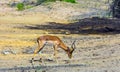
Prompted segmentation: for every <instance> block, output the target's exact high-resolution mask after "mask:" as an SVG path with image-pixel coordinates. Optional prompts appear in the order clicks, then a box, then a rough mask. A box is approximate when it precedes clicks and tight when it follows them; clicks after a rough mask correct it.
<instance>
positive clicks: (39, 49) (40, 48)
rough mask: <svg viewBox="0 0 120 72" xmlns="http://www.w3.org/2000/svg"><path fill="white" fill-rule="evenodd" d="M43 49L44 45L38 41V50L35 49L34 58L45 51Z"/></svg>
mask: <svg viewBox="0 0 120 72" xmlns="http://www.w3.org/2000/svg"><path fill="white" fill-rule="evenodd" d="M43 47H44V44H43V43H42V42H40V41H38V48H36V49H35V51H34V56H33V58H34V57H35V56H36V54H37V53H38V52H40V51H41V50H42V49H43Z"/></svg>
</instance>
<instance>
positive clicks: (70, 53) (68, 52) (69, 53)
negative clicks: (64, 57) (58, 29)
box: [67, 40, 76, 59]
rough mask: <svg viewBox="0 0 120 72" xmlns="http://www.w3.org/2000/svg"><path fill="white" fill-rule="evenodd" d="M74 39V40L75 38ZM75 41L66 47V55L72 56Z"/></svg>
mask: <svg viewBox="0 0 120 72" xmlns="http://www.w3.org/2000/svg"><path fill="white" fill-rule="evenodd" d="M75 41H76V40H75ZM75 41H74V42H73V43H72V45H71V48H69V47H68V51H67V54H68V57H69V58H70V59H71V58H72V53H73V51H74V50H75V48H76V46H75Z"/></svg>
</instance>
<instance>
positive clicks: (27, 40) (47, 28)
mask: <svg viewBox="0 0 120 72" xmlns="http://www.w3.org/2000/svg"><path fill="white" fill-rule="evenodd" d="M2 11H3V10H2ZM5 11H6V10H5ZM6 12H7V13H6ZM6 12H0V72H119V71H120V52H119V51H120V20H119V19H106V18H97V17H94V18H86V19H82V20H79V21H78V22H73V23H69V22H67V21H66V20H58V19H57V20H56V19H55V18H51V17H48V15H46V14H42V13H36V12H35V13H32V12H28V13H25V14H24V13H20V14H19V12H13V11H11V12H9V11H6ZM48 34H49V35H55V36H58V37H60V39H61V40H62V41H63V42H64V43H65V44H66V45H67V46H69V47H70V46H71V44H72V42H73V41H74V40H77V41H76V43H75V44H76V50H75V51H74V52H73V58H72V59H69V58H68V57H67V54H66V53H65V52H64V51H63V50H62V49H61V48H59V50H58V58H57V60H58V62H56V61H55V59H54V57H53V52H54V51H53V47H52V45H50V44H48V45H47V46H45V48H44V49H43V50H42V51H41V52H40V53H39V54H37V56H36V57H35V62H34V64H32V63H31V59H32V57H33V51H34V49H35V48H36V47H37V43H36V39H37V37H39V36H42V35H48ZM40 58H42V62H40V61H39V59H40Z"/></svg>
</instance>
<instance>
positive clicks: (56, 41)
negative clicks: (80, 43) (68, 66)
mask: <svg viewBox="0 0 120 72" xmlns="http://www.w3.org/2000/svg"><path fill="white" fill-rule="evenodd" d="M37 43H38V48H36V49H35V51H34V54H37V53H38V52H39V51H41V50H42V49H43V48H44V46H45V44H46V43H52V44H53V47H54V56H55V57H56V54H57V49H58V47H60V48H62V49H63V50H64V51H65V52H66V53H67V54H68V57H69V58H72V53H73V51H74V49H75V44H74V43H75V41H74V42H73V44H72V45H71V48H69V47H67V46H66V45H65V44H64V43H63V42H62V40H61V39H60V38H59V37H57V36H51V35H44V36H40V37H38V38H37ZM73 46H74V47H73Z"/></svg>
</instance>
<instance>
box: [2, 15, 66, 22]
mask: <svg viewBox="0 0 120 72" xmlns="http://www.w3.org/2000/svg"><path fill="white" fill-rule="evenodd" d="M45 22H56V23H68V21H67V20H60V19H59V20H57V19H55V18H52V17H49V16H48V15H45V14H41V13H37V14H32V13H31V14H26V15H21V16H13V15H5V16H0V23H3V24H42V23H45Z"/></svg>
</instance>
